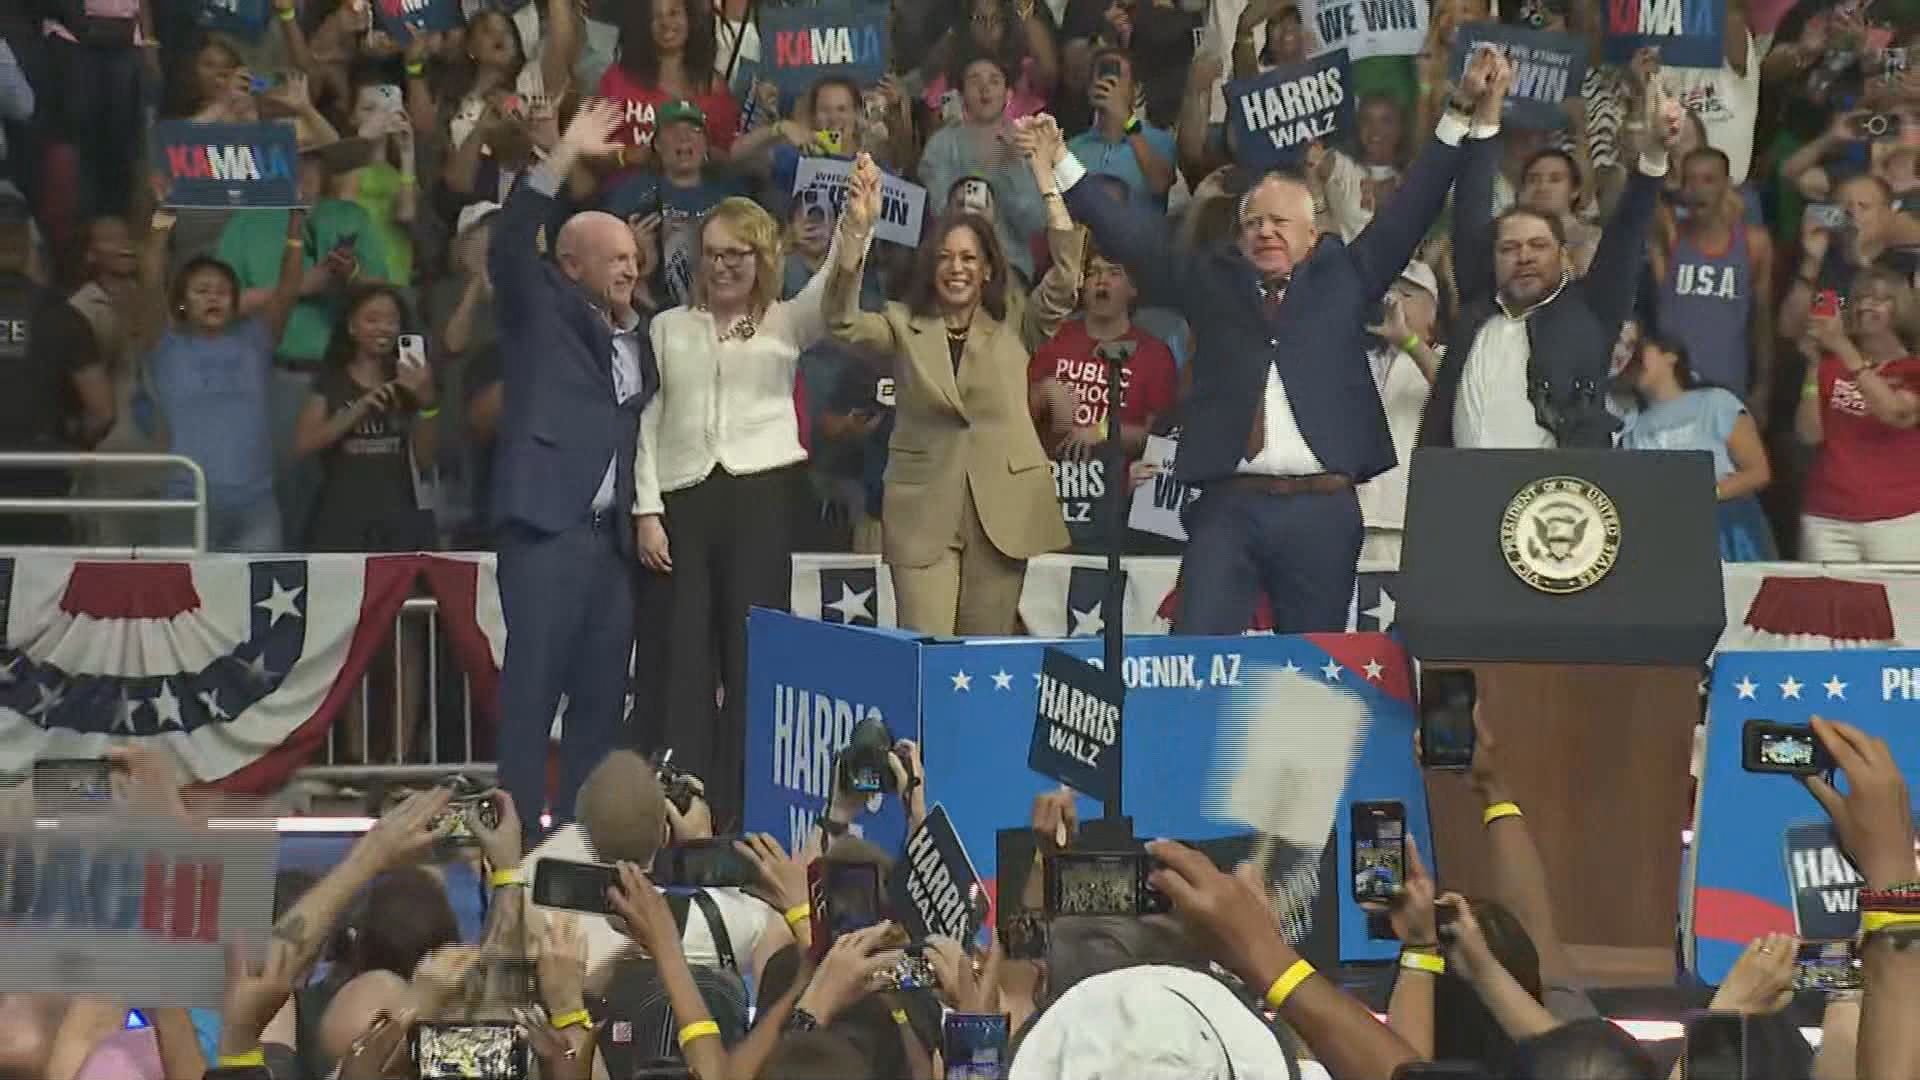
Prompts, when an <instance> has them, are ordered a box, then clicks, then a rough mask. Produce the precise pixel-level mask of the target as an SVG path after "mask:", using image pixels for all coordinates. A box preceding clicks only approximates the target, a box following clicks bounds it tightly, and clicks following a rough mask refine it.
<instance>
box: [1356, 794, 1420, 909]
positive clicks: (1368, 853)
mask: <svg viewBox="0 0 1920 1080" xmlns="http://www.w3.org/2000/svg"><path fill="white" fill-rule="evenodd" d="M1406 880H1407V808H1406V807H1405V806H1404V805H1402V804H1400V803H1397V802H1361V803H1354V804H1353V898H1354V900H1355V901H1357V902H1359V903H1362V904H1367V903H1382V904H1384V903H1387V902H1388V901H1391V900H1392V899H1393V898H1394V896H1395V895H1396V894H1398V893H1399V891H1400V887H1401V885H1403V884H1405V883H1406Z"/></svg>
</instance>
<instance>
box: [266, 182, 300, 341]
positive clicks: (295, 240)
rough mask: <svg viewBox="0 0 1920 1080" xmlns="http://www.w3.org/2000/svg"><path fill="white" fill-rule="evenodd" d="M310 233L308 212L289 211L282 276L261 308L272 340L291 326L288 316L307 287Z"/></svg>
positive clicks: (282, 257) (281, 268) (282, 260)
mask: <svg viewBox="0 0 1920 1080" xmlns="http://www.w3.org/2000/svg"><path fill="white" fill-rule="evenodd" d="M306 236H307V212H306V211H305V210H294V211H291V212H289V213H288V214H287V243H286V247H285V250H284V251H283V252H282V253H281V255H280V280H279V282H278V283H277V284H276V285H275V286H274V288H273V292H272V293H270V294H268V296H267V302H266V304H265V305H264V306H263V307H262V308H261V309H260V318H261V319H262V320H264V321H265V322H266V324H267V338H268V340H269V341H279V340H280V335H281V334H282V333H284V332H285V331H286V328H287V318H288V317H289V316H291V315H292V314H293V305H295V304H297V303H299V302H300V295H301V293H303V292H305V291H306V279H307V261H306Z"/></svg>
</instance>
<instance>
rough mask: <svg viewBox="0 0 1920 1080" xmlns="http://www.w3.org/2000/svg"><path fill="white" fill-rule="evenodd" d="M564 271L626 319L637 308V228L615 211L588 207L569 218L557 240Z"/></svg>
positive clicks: (558, 259) (555, 250) (555, 244)
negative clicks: (633, 227) (634, 303)
mask: <svg viewBox="0 0 1920 1080" xmlns="http://www.w3.org/2000/svg"><path fill="white" fill-rule="evenodd" d="M553 256H554V261H556V262H558V263H559V264H560V272H561V273H563V274H565V275H567V277H568V278H569V279H571V280H573V281H576V282H578V283H579V284H580V287H581V288H583V289H585V290H586V291H587V292H588V293H589V294H590V295H592V296H593V297H594V298H595V299H596V300H597V301H599V302H600V303H601V305H602V306H603V307H605V308H606V310H607V311H609V312H612V313H613V314H614V315H615V316H616V317H618V318H620V319H622V320H624V319H625V318H626V317H627V316H628V314H630V313H631V312H632V310H633V287H634V285H635V283H637V282H638V281H639V278H640V273H639V257H638V253H637V249H636V248H635V247H634V243H633V230H632V229H630V228H628V227H627V224H626V222H624V221H621V220H620V219H619V218H617V217H614V216H613V215H612V214H606V213H602V212H600V211H598V210H588V211H586V212H584V213H579V214H575V215H573V216H572V217H570V218H568V219H567V221H566V224H564V225H562V226H560V235H559V236H558V237H556V238H555V239H554V242H553Z"/></svg>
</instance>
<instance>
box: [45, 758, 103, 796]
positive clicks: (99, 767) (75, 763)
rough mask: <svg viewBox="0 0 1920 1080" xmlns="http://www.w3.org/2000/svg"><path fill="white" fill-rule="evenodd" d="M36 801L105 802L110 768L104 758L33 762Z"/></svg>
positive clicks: (56, 759) (57, 759)
mask: <svg viewBox="0 0 1920 1080" xmlns="http://www.w3.org/2000/svg"><path fill="white" fill-rule="evenodd" d="M33 797H34V798H36V799H109V798H112V797H113V766H112V765H111V764H109V763H108V762H107V759H105V758H46V759H43V760H40V761H36V762H34V763H33Z"/></svg>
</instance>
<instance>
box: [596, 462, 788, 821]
mask: <svg viewBox="0 0 1920 1080" xmlns="http://www.w3.org/2000/svg"><path fill="white" fill-rule="evenodd" d="M803 479H804V477H803V476H802V474H801V471H800V467H795V466H790V467H786V468H780V469H772V470H769V471H767V472H761V473H751V474H748V475H745V476H734V475H732V474H730V473H728V472H727V471H726V470H725V469H721V468H715V469H714V471H713V472H712V474H711V475H709V476H708V477H707V478H706V479H705V480H702V481H700V482H699V483H697V484H695V485H693V486H692V487H689V488H683V489H681V490H679V491H675V492H671V493H669V494H668V495H667V496H666V497H665V499H664V502H665V504H666V526H667V547H668V553H669V554H670V555H671V556H672V558H673V572H672V573H671V574H655V573H652V572H649V571H642V577H643V578H644V579H645V580H643V581H642V582H641V585H640V595H639V616H638V619H637V620H636V630H637V633H636V635H635V636H636V637H637V638H638V640H639V642H640V649H641V656H640V662H639V664H638V666H637V670H636V673H635V690H634V696H635V705H636V709H635V713H636V720H637V725H636V726H637V728H638V733H639V738H640V742H641V747H640V749H641V750H643V751H646V752H652V751H655V750H659V749H663V748H668V749H672V750H673V761H674V764H675V765H677V766H679V767H680V768H683V769H686V770H688V771H690V772H692V773H694V774H695V775H697V776H699V777H700V778H701V779H702V780H704V781H705V782H706V785H707V802H708V804H709V805H711V806H712V807H713V822H714V829H715V832H724V831H728V830H730V829H731V828H733V827H735V826H737V825H738V823H739V821H740V817H741V811H742V810H743V809H744V803H743V798H744V796H743V790H744V783H745V772H746V753H747V747H746V730H747V609H748V608H750V607H765V608H774V609H776V610H779V611H785V610H787V608H788V605H789V603H790V602H791V597H792V593H793V544H792V541H791V536H792V528H793V514H792V510H791V505H792V500H793V496H794V493H795V492H794V488H795V485H796V484H798V483H800V482H802V480H803ZM722 694H724V704H720V703H719V699H720V695H722Z"/></svg>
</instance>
